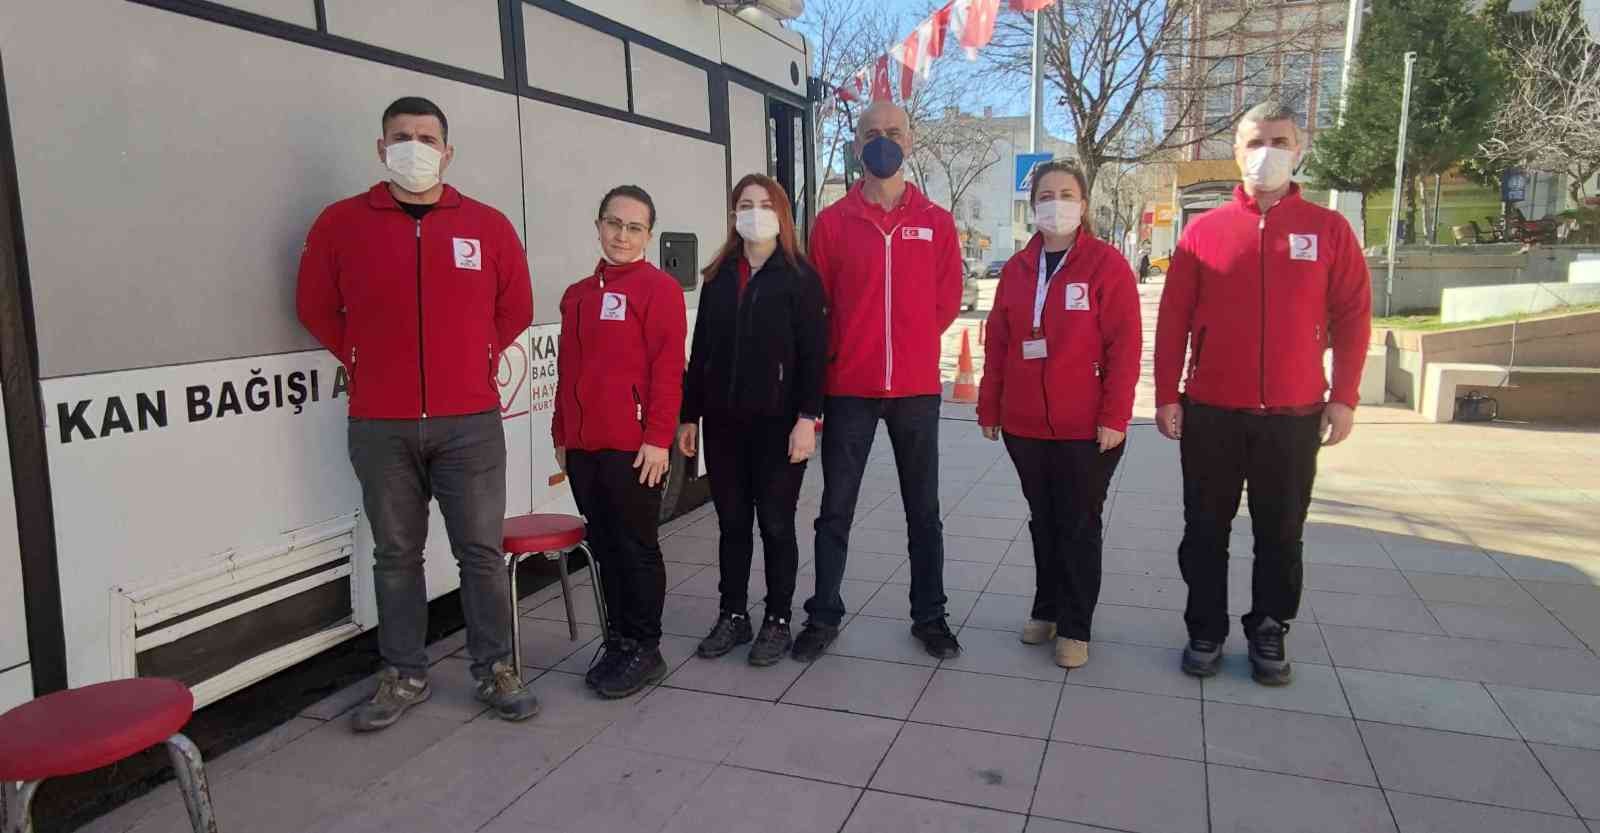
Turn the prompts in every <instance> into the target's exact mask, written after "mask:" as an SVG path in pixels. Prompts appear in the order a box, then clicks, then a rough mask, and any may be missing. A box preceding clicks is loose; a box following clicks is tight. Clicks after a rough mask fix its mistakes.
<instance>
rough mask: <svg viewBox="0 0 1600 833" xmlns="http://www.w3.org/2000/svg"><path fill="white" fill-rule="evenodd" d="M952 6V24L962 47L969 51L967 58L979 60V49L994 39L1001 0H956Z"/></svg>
mask: <svg viewBox="0 0 1600 833" xmlns="http://www.w3.org/2000/svg"><path fill="white" fill-rule="evenodd" d="M950 6H951V9H952V16H951V25H952V26H954V27H955V30H956V37H957V38H958V39H960V41H961V48H962V50H963V51H965V52H966V53H967V60H969V61H974V60H977V58H978V50H979V49H982V48H983V47H985V46H988V45H989V41H991V40H993V39H994V20H995V18H996V17H999V16H1000V0H955V2H954V3H951V4H950Z"/></svg>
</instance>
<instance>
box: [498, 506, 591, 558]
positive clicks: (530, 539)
mask: <svg viewBox="0 0 1600 833" xmlns="http://www.w3.org/2000/svg"><path fill="white" fill-rule="evenodd" d="M502 530H503V531H502V533H501V535H502V536H503V541H502V542H501V549H503V550H505V551H506V552H509V553H513V554H516V555H522V554H525V553H530V552H556V551H558V550H565V549H570V548H572V547H576V546H577V545H579V544H581V543H583V539H584V536H585V535H587V534H588V531H587V528H586V527H584V525H583V519H582V518H580V517H577V516H576V515H518V516H517V517H515V518H506V522H505V526H504V527H502Z"/></svg>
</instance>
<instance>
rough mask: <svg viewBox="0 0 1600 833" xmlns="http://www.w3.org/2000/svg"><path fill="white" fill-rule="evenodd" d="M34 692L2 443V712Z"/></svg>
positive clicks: (1, 407)
mask: <svg viewBox="0 0 1600 833" xmlns="http://www.w3.org/2000/svg"><path fill="white" fill-rule="evenodd" d="M5 424H6V408H5V403H4V402H0V425H5ZM18 681H24V682H26V685H22V683H21V682H18ZM32 696H33V675H32V671H31V670H30V669H29V668H28V621H27V617H26V616H25V615H24V613H23V610H22V549H21V547H20V546H19V545H18V542H17V504H16V492H15V490H14V487H13V486H12V483H11V448H10V446H9V445H7V444H6V443H0V712H3V711H5V710H6V709H9V708H11V707H12V706H15V705H17V704H18V703H21V702H22V701H23V700H27V699H28V698H30V697H32Z"/></svg>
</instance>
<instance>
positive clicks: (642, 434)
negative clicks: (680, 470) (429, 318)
mask: <svg viewBox="0 0 1600 833" xmlns="http://www.w3.org/2000/svg"><path fill="white" fill-rule="evenodd" d="M655 224H656V208H655V203H654V202H652V201H651V199H650V195H649V194H647V193H645V191H644V190H643V189H642V188H639V187H638V186H634V185H624V186H621V187H618V188H613V189H611V191H610V192H609V193H607V194H606V196H605V199H603V200H601V201H600V211H599V216H598V217H597V218H596V219H595V229H596V230H598V231H599V233H600V250H601V252H602V253H603V258H602V259H601V261H600V262H599V263H598V264H597V265H596V266H595V270H594V274H593V275H590V276H589V277H587V278H584V279H583V280H581V281H578V282H577V283H575V284H573V285H572V286H570V287H568V288H567V291H566V294H564V295H562V296H561V349H560V352H559V353H558V356H559V358H558V359H557V365H558V368H557V369H558V371H559V381H558V382H557V383H556V407H555V414H554V416H553V417H552V420H551V424H550V430H551V435H552V437H553V439H554V441H555V449H556V460H557V462H558V463H560V465H561V467H562V469H564V470H565V471H566V472H567V475H568V476H569V477H570V478H572V496H573V498H574V499H575V500H576V501H577V503H578V511H579V512H582V513H583V516H584V519H585V520H586V521H587V522H588V526H589V545H590V547H591V548H592V549H593V551H594V554H595V558H596V560H598V561H599V564H600V572H601V574H602V575H603V576H604V578H605V581H604V582H603V586H604V588H605V597H606V617H607V628H608V639H607V642H606V645H605V653H604V654H603V655H602V657H601V659H600V661H599V662H598V663H596V664H595V666H594V667H593V668H591V669H590V670H589V673H588V675H587V676H586V677H585V681H586V682H587V683H588V684H589V685H590V686H591V687H592V688H594V689H595V691H597V692H599V693H600V695H601V696H603V697H612V698H615V697H627V696H628V695H630V694H633V693H635V692H637V691H639V690H640V689H642V688H644V687H645V686H647V685H649V684H650V683H652V682H655V681H657V680H659V679H661V678H662V677H663V676H665V675H666V670H667V666H666V662H665V661H664V660H663V659H662V657H661V651H660V649H659V644H660V641H661V607H662V604H663V602H665V600H666V593H667V585H666V581H667V579H666V570H665V566H664V565H663V564H662V561H661V545H660V541H659V539H658V538H657V535H656V525H657V524H658V523H659V522H660V515H661V488H660V486H661V482H662V481H663V480H664V479H665V478H666V474H667V461H668V454H667V449H669V448H671V446H672V438H673V434H674V432H675V431H676V429H677V425H678V408H679V406H680V405H681V404H682V399H683V342H684V339H685V338H686V336H687V334H688V329H689V328H688V322H687V320H686V316H685V313H684V305H683V290H682V289H680V288H679V287H678V282H677V281H676V280H673V278H672V277H671V276H670V275H668V274H667V273H665V272H663V271H661V270H660V269H657V268H656V267H654V266H652V265H650V264H649V263H647V262H645V259H644V253H645V249H646V247H647V246H648V245H649V243H650V234H651V229H653V228H654V227H655Z"/></svg>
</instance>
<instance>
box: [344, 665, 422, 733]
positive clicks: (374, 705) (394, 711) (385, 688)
mask: <svg viewBox="0 0 1600 833" xmlns="http://www.w3.org/2000/svg"><path fill="white" fill-rule="evenodd" d="M432 694H433V689H431V688H429V687H428V681H427V680H426V679H412V678H409V677H401V676H400V672H399V671H396V670H395V669H393V668H385V669H383V672H382V673H380V674H379V675H378V691H377V693H376V694H373V695H372V699H371V700H368V701H367V702H365V703H362V704H361V705H359V706H357V707H356V710H355V711H354V712H352V713H351V715H350V728H352V729H354V730H356V731H357V732H376V731H377V730H379V729H387V728H389V727H390V726H393V725H394V724H395V723H396V722H397V721H399V720H400V717H401V716H402V715H404V714H405V713H406V709H409V708H411V707H412V706H415V705H417V704H418V703H421V702H423V701H425V700H427V699H428V697H429V696H430V695H432Z"/></svg>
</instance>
